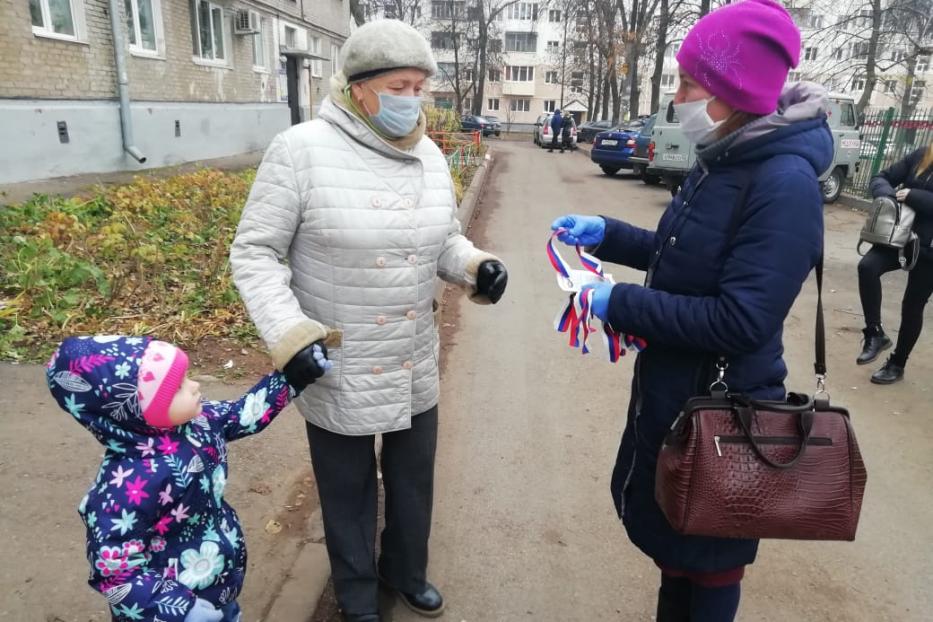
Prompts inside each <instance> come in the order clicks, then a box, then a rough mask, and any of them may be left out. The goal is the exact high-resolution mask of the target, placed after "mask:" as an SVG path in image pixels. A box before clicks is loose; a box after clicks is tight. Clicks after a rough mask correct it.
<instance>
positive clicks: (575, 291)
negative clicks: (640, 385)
mask: <svg viewBox="0 0 933 622" xmlns="http://www.w3.org/2000/svg"><path fill="white" fill-rule="evenodd" d="M563 232H564V230H563V229H558V230H557V231H555V232H554V233H553V234H551V237H550V238H549V239H548V242H547V256H548V260H549V261H550V262H551V266H552V267H553V268H554V271H555V272H557V284H558V285H559V286H560V288H561V289H562V290H564V291H565V292H568V299H567V304H566V306H565V307H564V309H563V310H562V311H561V312H560V313H558V314H557V319H556V320H555V322H554V328H556V329H557V332H559V333H566V334H567V335H568V336H569V345H570V347H572V348H580V349H581V351H582V353H583V354H589V352H590V348H589V343H588V342H589V338H590V335H592V334H593V333H595V332H599V331H597V329H595V328H593V321H594V319H596V317H595V315H594V314H593V290H592V288H586V287H585V286H586V285H589V284H592V283H598V282H609V283H613V282H614V281H613V280H612V275H608V274H606V273H605V272H603V265H602V262H600V261H599V260H598V259H597V258H595V257H593V256H592V255H590V254H588V253H586V252H585V251H584V250H583V249H582V248H581V247H580V246H579V245H578V246H577V256H578V257H579V258H580V264H581V265H582V266H583V268H584V269H583V270H574V269H571V268H570V266H569V265H568V264H567V262H566V261H564V258H563V257H561V255H560V253H559V252H558V251H557V246H556V245H555V240H556V239H557V236H558V235H560V234H561V233H563ZM601 332H602V339H603V343H604V344H605V345H606V352H607V353H608V355H609V361H610V362H612V363H615V362H616V361H618V360H619V359H620V358H621V357H623V356H625V351H626V349H629V350H637V351H639V352H641V351H642V350H644V349H645V347H646V346H647V345H648V344H647V343H646V342H645V340H644V339H642V338H641V337H635V336H634V335H626V334H622V333H618V332H616V331H614V330H613V329H612V327H611V326H609V323H608V322H603V329H602V331H601Z"/></svg>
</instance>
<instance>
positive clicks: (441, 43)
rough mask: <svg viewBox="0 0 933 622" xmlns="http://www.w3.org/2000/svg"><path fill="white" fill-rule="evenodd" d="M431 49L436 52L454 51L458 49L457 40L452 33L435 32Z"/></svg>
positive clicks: (432, 35) (432, 34) (432, 36)
mask: <svg viewBox="0 0 933 622" xmlns="http://www.w3.org/2000/svg"><path fill="white" fill-rule="evenodd" d="M431 47H432V48H434V49H435V50H453V49H454V48H456V47H457V40H456V37H454V35H453V34H452V33H449V32H439V31H435V32H432V33H431Z"/></svg>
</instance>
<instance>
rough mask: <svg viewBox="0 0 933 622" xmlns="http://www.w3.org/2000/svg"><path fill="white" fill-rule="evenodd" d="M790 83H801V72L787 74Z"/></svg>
mask: <svg viewBox="0 0 933 622" xmlns="http://www.w3.org/2000/svg"><path fill="white" fill-rule="evenodd" d="M787 81H788V82H800V72H799V71H789V72H788V73H787Z"/></svg>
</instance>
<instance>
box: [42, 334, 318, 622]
mask: <svg viewBox="0 0 933 622" xmlns="http://www.w3.org/2000/svg"><path fill="white" fill-rule="evenodd" d="M187 367H188V357H187V355H186V354H185V353H184V352H183V351H182V350H180V349H178V348H176V347H175V346H172V345H170V344H168V343H165V342H161V341H154V340H151V339H150V338H148V337H142V338H136V337H78V338H75V337H72V338H69V339H66V340H65V341H63V342H62V343H61V345H60V346H59V348H58V350H57V351H56V352H55V354H54V355H53V356H52V359H51V361H49V364H48V372H47V376H48V384H49V388H50V390H51V391H52V395H53V396H54V397H55V399H56V400H57V401H58V403H59V405H60V406H61V407H62V408H63V409H65V410H67V411H68V412H69V413H71V414H72V415H73V416H74V418H75V419H77V420H78V422H79V423H81V425H83V426H84V427H86V428H88V429H89V430H90V431H91V432H92V433H93V434H94V436H96V437H97V439H98V440H99V441H100V442H101V443H102V444H103V445H104V446H105V447H106V451H105V453H104V458H103V462H102V463H101V466H100V471H99V472H98V475H97V479H96V480H95V482H94V484H93V487H92V488H91V489H90V491H89V492H88V494H87V495H86V496H85V497H84V499H83V500H82V501H81V505H80V506H79V512H80V514H81V518H82V519H83V520H84V523H85V525H86V527H87V555H88V561H89V562H90V564H91V577H90V579H89V583H90V584H91V586H92V587H94V588H95V589H97V590H98V591H100V592H102V593H103V594H104V595H105V596H106V597H107V600H108V601H109V603H110V608H111V611H112V613H113V618H114V619H115V620H119V621H124V620H150V621H155V620H161V621H163V622H183V621H184V622H219V621H221V620H230V621H233V620H237V619H238V617H239V607H238V606H237V603H236V598H237V595H238V594H239V593H240V590H241V589H242V587H243V578H244V575H245V572H246V544H245V542H244V539H243V533H242V531H241V529H240V524H239V520H238V519H237V515H236V512H234V510H233V508H232V507H230V505H229V504H228V503H227V502H226V501H224V498H223V496H224V486H225V484H226V481H227V443H228V442H229V441H233V440H236V439H238V438H242V437H244V436H248V435H250V434H255V433H256V432H259V431H261V430H263V429H264V428H265V427H266V426H267V425H269V423H271V421H272V420H273V419H274V418H275V417H276V415H278V414H279V412H281V410H282V409H283V408H285V406H286V405H287V404H288V403H289V401H290V400H291V398H292V396H293V391H292V388H291V387H290V386H289V385H288V383H287V382H286V380H285V377H284V376H283V375H282V374H280V373H277V372H276V373H272V374H269V375H268V376H266V377H265V378H263V379H262V380H261V381H260V382H259V384H257V385H256V386H255V387H253V388H252V389H251V390H250V391H249V393H247V394H246V395H245V396H244V397H243V398H241V399H239V400H236V401H229V402H209V401H201V396H200V393H199V391H198V385H197V383H195V382H193V381H191V380H189V379H188V378H186V371H187ZM296 388H298V389H299V390H300V389H301V388H303V387H296Z"/></svg>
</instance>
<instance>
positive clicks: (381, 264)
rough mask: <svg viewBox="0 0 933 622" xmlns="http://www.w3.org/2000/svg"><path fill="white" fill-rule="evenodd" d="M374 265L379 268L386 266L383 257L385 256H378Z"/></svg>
mask: <svg viewBox="0 0 933 622" xmlns="http://www.w3.org/2000/svg"><path fill="white" fill-rule="evenodd" d="M376 265H377V266H379V267H380V268H385V267H386V258H385V257H378V258H377V259H376Z"/></svg>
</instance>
